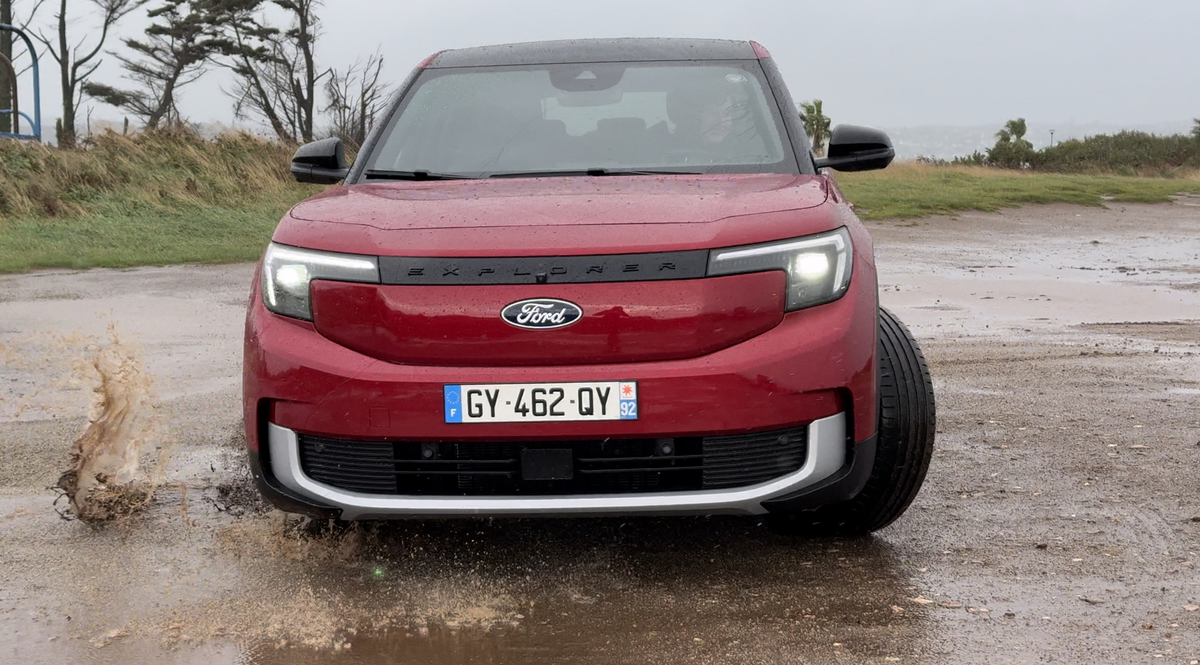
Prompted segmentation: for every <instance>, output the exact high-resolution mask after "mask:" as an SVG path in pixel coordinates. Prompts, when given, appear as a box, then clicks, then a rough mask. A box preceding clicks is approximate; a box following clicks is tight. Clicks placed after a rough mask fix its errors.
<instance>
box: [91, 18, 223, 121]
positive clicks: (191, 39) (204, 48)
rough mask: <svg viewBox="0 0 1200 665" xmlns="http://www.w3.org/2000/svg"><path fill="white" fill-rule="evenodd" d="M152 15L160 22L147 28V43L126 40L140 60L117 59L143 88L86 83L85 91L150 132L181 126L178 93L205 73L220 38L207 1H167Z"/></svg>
mask: <svg viewBox="0 0 1200 665" xmlns="http://www.w3.org/2000/svg"><path fill="white" fill-rule="evenodd" d="M149 16H150V18H153V19H158V20H159V21H158V22H157V23H154V24H152V25H150V27H148V28H146V36H147V37H148V39H147V40H146V41H138V40H136V39H126V40H124V42H125V46H126V47H128V48H129V49H130V50H131V51H133V52H134V53H135V54H137V55H138V56H140V57H139V58H138V59H136V60H135V59H132V58H128V57H124V56H119V55H118V56H117V59H118V60H120V61H121V64H122V66H123V67H124V68H125V70H126V72H127V74H126V75H125V78H127V79H129V80H131V81H133V82H134V83H136V84H137V85H138V88H137V89H135V90H121V89H118V88H114V87H113V86H110V85H106V84H103V83H92V82H87V83H84V84H83V92H84V93H85V94H87V95H90V96H92V97H95V98H97V99H99V100H101V101H103V102H105V103H108V104H111V105H113V106H117V107H120V108H123V109H125V110H127V111H129V112H130V113H132V114H133V115H135V116H138V117H140V118H141V119H142V120H143V121H144V122H145V123H146V129H157V128H158V127H159V126H160V125H161V124H167V125H171V124H176V123H178V122H179V121H180V116H179V108H178V103H177V102H178V98H177V92H178V90H179V89H180V88H182V87H183V86H185V85H187V84H189V83H191V82H193V81H195V80H196V79H198V78H200V76H201V75H202V74H203V73H204V65H205V63H206V62H208V60H209V58H210V57H211V56H212V55H213V52H214V49H215V48H216V39H215V38H214V36H213V30H214V28H213V26H212V23H211V21H210V16H209V15H208V14H207V13H206V11H205V7H204V3H203V2H193V1H191V0H165V3H164V4H163V5H162V6H161V7H158V8H156V9H153V10H151V11H150V12H149Z"/></svg>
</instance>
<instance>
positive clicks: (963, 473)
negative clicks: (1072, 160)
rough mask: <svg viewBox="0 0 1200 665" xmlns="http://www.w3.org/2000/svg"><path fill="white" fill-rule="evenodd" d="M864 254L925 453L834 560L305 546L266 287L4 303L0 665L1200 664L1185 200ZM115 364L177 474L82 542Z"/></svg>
mask: <svg viewBox="0 0 1200 665" xmlns="http://www.w3.org/2000/svg"><path fill="white" fill-rule="evenodd" d="M872 233H873V236H874V238H875V241H876V252H877V257H878V263H879V266H880V277H881V289H882V292H883V294H882V297H883V301H884V303H885V305H887V306H888V307H890V308H892V309H893V310H894V311H896V312H897V313H898V314H899V315H900V316H901V317H902V318H903V319H904V320H905V321H906V322H908V324H909V325H910V327H911V328H912V329H913V331H914V333H915V334H916V336H917V338H918V339H919V341H920V342H921V344H922V346H923V348H924V350H925V353H926V355H927V357H928V358H929V361H930V364H931V367H932V371H933V376H934V381H935V385H936V389H937V398H938V412H939V413H938V416H939V420H938V439H937V444H938V449H937V452H936V453H935V456H934V459H933V464H932V467H931V468H930V471H929V477H928V480H927V481H926V484H925V487H924V489H923V490H922V492H921V494H920V495H919V496H918V497H917V500H916V502H915V503H914V505H913V507H912V508H911V509H910V510H909V512H908V513H907V514H906V515H905V516H904V517H902V518H901V519H900V520H899V521H898V522H897V523H896V524H894V525H892V526H890V527H888V528H887V529H884V530H883V531H881V532H880V533H879V534H877V535H876V536H874V537H870V538H865V539H859V540H840V541H838V540H803V539H797V538H789V537H784V536H779V535H775V534H773V533H771V532H770V531H768V530H767V528H766V527H764V526H761V525H760V524H759V523H758V522H757V521H756V520H754V519H748V518H747V519H739V518H695V519H693V518H680V519H628V520H620V519H604V520H595V519H593V520H547V521H512V520H500V521H479V522H475V521H452V522H423V523H422V522H403V523H393V524H388V525H383V526H372V527H369V528H365V529H357V530H352V531H350V532H347V533H332V534H319V533H318V534H314V533H311V532H309V531H306V530H305V529H304V528H303V527H302V526H301V525H299V524H297V523H296V522H295V521H289V520H287V519H286V518H285V517H284V516H282V515H279V514H277V513H263V512H261V511H260V510H259V506H258V505H257V504H256V502H255V500H254V495H253V493H252V492H248V491H246V488H247V484H246V476H245V473H244V471H243V455H242V452H241V450H240V448H239V446H240V445H241V441H240V437H239V434H238V432H239V428H240V420H239V410H238V409H239V381H240V379H239V362H240V344H241V317H242V311H243V306H244V298H245V294H246V291H247V284H248V281H249V279H250V274H251V267H250V266H246V265H236V266H220V267H172V268H148V269H137V270H127V271H104V270H101V271H91V272H86V273H75V272H42V273H36V274H32V275H22V276H7V277H0V343H2V344H3V346H0V356H2V357H3V358H4V365H3V369H2V370H0V454H2V459H0V662H12V663H56V664H59V663H121V664H139V663H256V664H263V665H266V664H274V663H452V662H472V663H530V662H552V663H553V662H564V663H565V662H577V663H679V662H702V663H785V662H786V663H808V662H812V663H825V662H830V663H859V662H866V663H893V662H895V663H957V662H965V663H976V662H978V663H985V662H986V663H1041V662H1088V663H1092V662H1114V663H1140V662H1146V663H1191V664H1195V663H1197V662H1198V661H1200V609H1198V607H1197V606H1200V586H1198V584H1200V464H1198V462H1200V201H1196V200H1182V201H1179V202H1177V203H1175V204H1170V205H1157V206H1147V205H1117V204H1114V205H1112V206H1111V207H1110V208H1108V209H1094V208H1078V207H1070V206H1044V207H1027V208H1023V209H1020V210H1012V211H1007V212H1004V213H1000V214H982V213H978V214H976V213H973V214H964V215H961V216H960V217H958V218H957V219H946V218H935V219H927V220H920V221H918V222H915V223H912V222H884V223H879V224H873V225H872ZM110 325H112V326H115V328H114V330H109V327H110ZM114 334H115V335H117V336H118V338H117V341H115V342H114V341H113V335H114ZM105 349H108V350H110V351H112V350H114V349H116V350H119V351H121V352H122V353H126V354H133V355H134V356H136V357H137V358H138V359H140V361H141V362H142V363H144V367H145V373H144V376H143V377H142V378H143V379H152V383H151V382H150V381H146V387H145V390H146V391H147V393H146V395H145V397H146V399H147V400H148V402H149V403H151V404H152V405H153V407H154V408H153V409H152V410H151V411H152V413H150V415H149V416H146V417H147V418H152V417H154V416H156V417H155V418H152V419H153V420H154V422H152V423H144V424H145V425H146V426H145V427H143V428H142V429H141V430H140V432H141V434H140V435H139V436H141V437H142V440H143V441H144V442H145V443H146V444H147V449H146V452H147V454H152V453H155V451H156V450H158V452H163V451H165V452H169V453H171V457H170V461H169V462H168V463H167V464H166V466H164V467H162V469H161V470H162V471H163V472H164V474H163V482H164V484H163V485H162V486H161V487H159V489H158V490H157V493H156V495H155V498H154V500H153V502H152V503H151V504H150V505H149V506H147V507H146V508H145V509H144V510H142V511H141V512H140V513H139V514H137V515H136V516H135V517H133V518H131V519H128V520H126V521H123V522H120V523H117V524H110V525H106V526H103V527H93V526H88V525H85V524H82V523H80V522H78V521H66V520H64V519H63V518H62V517H60V515H59V513H58V512H57V510H56V508H57V509H62V507H63V502H61V501H60V502H59V504H58V505H57V506H55V505H53V501H54V500H55V498H56V495H55V493H54V492H52V491H49V490H47V489H46V488H48V487H50V486H52V485H54V484H55V482H56V481H57V479H58V477H59V474H60V473H62V471H63V470H64V469H65V468H66V467H67V455H68V450H69V448H70V446H71V443H72V441H73V440H74V439H75V438H76V437H77V436H78V435H79V434H80V432H81V431H82V430H83V428H84V427H85V425H86V422H87V421H86V416H87V413H88V406H89V402H90V400H91V399H92V398H93V394H92V389H93V388H94V387H95V385H96V383H97V380H96V378H95V376H94V372H89V365H88V362H89V361H90V359H91V358H92V357H93V356H94V355H95V354H96V353H98V352H101V351H103V350H105Z"/></svg>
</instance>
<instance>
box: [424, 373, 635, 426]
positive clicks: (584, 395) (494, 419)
mask: <svg viewBox="0 0 1200 665" xmlns="http://www.w3.org/2000/svg"><path fill="white" fill-rule="evenodd" d="M442 392H443V394H444V395H445V398H446V422H448V423H529V422H565V421H578V420H637V417H638V399H637V382H636V381H608V382H603V383H499V384H496V383H493V384H479V385H457V386H443V391H442Z"/></svg>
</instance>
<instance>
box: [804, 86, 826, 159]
mask: <svg viewBox="0 0 1200 665" xmlns="http://www.w3.org/2000/svg"><path fill="white" fill-rule="evenodd" d="M800 108H801V111H800V122H802V123H804V131H805V133H807V134H808V138H809V139H811V140H812V144H813V154H815V155H816V156H817V157H824V156H825V144H826V143H828V142H829V125H830V124H831V121H830V120H829V116H827V115H825V114H824V113H822V112H821V100H819V99H814V100H812V101H811V102H800Z"/></svg>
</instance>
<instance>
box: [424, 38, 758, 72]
mask: <svg viewBox="0 0 1200 665" xmlns="http://www.w3.org/2000/svg"><path fill="white" fill-rule="evenodd" d="M757 58H758V56H757V54H756V53H755V51H754V47H753V45H752V44H751V43H750V42H748V41H733V40H727V39H674V38H658V37H649V38H647V37H629V38H622V39H563V40H556V41H545V42H523V43H520V44H497V45H494V46H476V47H474V48H464V49H454V50H450V51H442V52H441V53H438V54H436V55H434V56H433V57H432V58H431V59H430V61H429V63H428V64H426V65H425V66H426V68H427V69H442V68H448V67H483V66H491V65H548V64H560V63H571V62H640V61H653V60H754V59H757Z"/></svg>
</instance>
